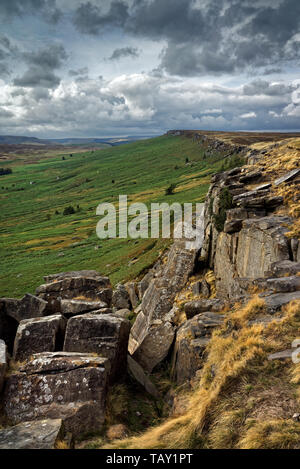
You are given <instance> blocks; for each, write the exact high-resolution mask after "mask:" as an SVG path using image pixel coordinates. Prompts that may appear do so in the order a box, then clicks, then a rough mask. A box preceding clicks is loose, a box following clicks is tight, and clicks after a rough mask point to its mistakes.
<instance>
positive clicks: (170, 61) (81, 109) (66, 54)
mask: <svg viewBox="0 0 300 469" xmlns="http://www.w3.org/2000/svg"><path fill="white" fill-rule="evenodd" d="M0 23H1V24H0V31H1V32H0V134H13V135H20V134H22V135H35V136H38V137H62V136H70V137H71V136H73V137H82V136H87V137H96V136H99V137H101V136H115V135H137V134H139V135H145V134H146V135H151V134H161V133H163V132H164V131H165V130H168V129H176V128H177V129H178V128H189V129H209V130H211V129H217V130H287V131H291V130H300V73H299V70H300V68H299V65H300V1H299V0H90V1H86V0H0Z"/></svg>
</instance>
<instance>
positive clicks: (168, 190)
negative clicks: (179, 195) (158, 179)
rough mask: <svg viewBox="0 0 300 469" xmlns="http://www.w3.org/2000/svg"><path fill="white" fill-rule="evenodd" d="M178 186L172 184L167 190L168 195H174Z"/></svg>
mask: <svg viewBox="0 0 300 469" xmlns="http://www.w3.org/2000/svg"><path fill="white" fill-rule="evenodd" d="M176 186H177V184H175V183H172V184H171V185H170V186H169V187H167V189H166V195H172V194H174V191H175V189H176Z"/></svg>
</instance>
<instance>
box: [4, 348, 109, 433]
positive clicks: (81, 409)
mask: <svg viewBox="0 0 300 469" xmlns="http://www.w3.org/2000/svg"><path fill="white" fill-rule="evenodd" d="M108 370H109V361H108V360H107V359H106V358H101V357H97V356H94V355H91V354H78V353H64V352H55V353H41V354H37V355H34V356H33V359H32V360H29V361H27V362H26V363H25V364H23V365H22V366H21V367H20V368H19V369H18V370H17V371H16V372H14V373H12V374H11V375H10V376H9V377H8V379H7V382H6V386H5V390H4V402H3V407H4V412H5V414H6V416H7V418H8V419H9V420H10V421H11V422H12V423H13V424H17V423H20V422H25V421H32V420H40V419H48V418H50V419H62V420H63V422H64V425H65V428H66V431H68V432H71V433H72V434H73V435H74V436H76V435H79V434H84V433H87V432H92V431H99V429H101V427H102V425H103V423H104V418H105V400H106V391H107V379H108Z"/></svg>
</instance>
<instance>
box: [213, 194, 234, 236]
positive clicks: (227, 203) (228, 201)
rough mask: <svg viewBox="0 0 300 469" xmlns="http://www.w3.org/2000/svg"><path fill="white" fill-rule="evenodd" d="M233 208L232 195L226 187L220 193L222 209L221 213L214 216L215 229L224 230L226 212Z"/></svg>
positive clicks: (220, 209)
mask: <svg viewBox="0 0 300 469" xmlns="http://www.w3.org/2000/svg"><path fill="white" fill-rule="evenodd" d="M231 207H232V195H231V194H230V192H229V190H228V189H227V187H224V188H223V189H222V190H221V192H220V208H219V213H218V214H217V215H214V223H215V227H216V228H217V230H218V231H223V230H224V225H225V221H226V211H227V210H229V209H230V208H231Z"/></svg>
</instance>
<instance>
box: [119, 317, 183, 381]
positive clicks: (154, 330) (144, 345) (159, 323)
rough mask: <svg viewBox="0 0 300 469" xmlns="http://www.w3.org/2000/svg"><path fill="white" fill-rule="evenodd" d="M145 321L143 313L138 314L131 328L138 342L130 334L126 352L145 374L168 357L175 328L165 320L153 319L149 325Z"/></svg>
mask: <svg viewBox="0 0 300 469" xmlns="http://www.w3.org/2000/svg"><path fill="white" fill-rule="evenodd" d="M147 321H148V319H147V317H146V316H145V315H144V313H143V312H141V313H139V315H138V316H137V318H136V321H135V323H134V326H133V327H134V328H135V331H134V332H135V335H136V336H137V337H138V339H139V341H137V340H136V339H135V336H134V335H133V334H132V335H131V336H130V341H129V346H128V351H129V353H130V354H131V355H132V356H133V358H134V360H136V361H137V362H138V363H139V364H140V365H141V366H142V368H143V369H144V370H145V371H146V372H148V373H151V371H152V370H153V368H154V367H155V366H156V365H157V364H158V363H160V362H161V361H163V360H164V359H165V358H166V356H167V355H168V352H169V349H170V347H171V345H172V343H173V340H174V337H175V327H174V326H173V324H172V323H171V322H169V321H165V320H160V319H155V320H153V321H152V322H151V324H150V325H147ZM145 324H146V325H147V327H145Z"/></svg>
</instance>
